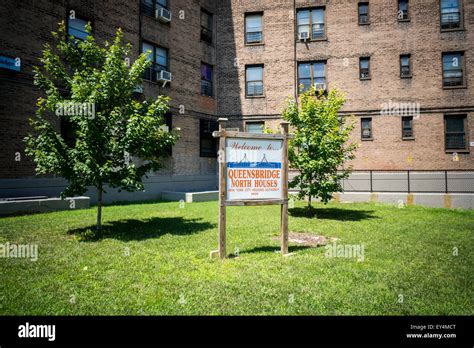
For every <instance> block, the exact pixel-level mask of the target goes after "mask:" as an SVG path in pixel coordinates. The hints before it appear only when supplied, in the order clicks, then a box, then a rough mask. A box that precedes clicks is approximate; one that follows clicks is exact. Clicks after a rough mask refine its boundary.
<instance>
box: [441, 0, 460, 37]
mask: <svg viewBox="0 0 474 348" xmlns="http://www.w3.org/2000/svg"><path fill="white" fill-rule="evenodd" d="M460 28H462V12H461V0H441V30H450V29H460Z"/></svg>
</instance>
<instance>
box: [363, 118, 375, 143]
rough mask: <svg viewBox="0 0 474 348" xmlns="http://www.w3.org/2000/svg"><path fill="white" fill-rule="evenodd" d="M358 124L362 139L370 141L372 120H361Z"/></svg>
mask: <svg viewBox="0 0 474 348" xmlns="http://www.w3.org/2000/svg"><path fill="white" fill-rule="evenodd" d="M360 123H361V137H362V139H372V118H361V119H360Z"/></svg>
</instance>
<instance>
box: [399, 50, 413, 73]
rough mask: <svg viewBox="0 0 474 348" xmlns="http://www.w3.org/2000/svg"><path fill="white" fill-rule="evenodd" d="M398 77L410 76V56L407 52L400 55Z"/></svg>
mask: <svg viewBox="0 0 474 348" xmlns="http://www.w3.org/2000/svg"><path fill="white" fill-rule="evenodd" d="M400 77H411V56H410V55H409V54H402V55H401V56H400Z"/></svg>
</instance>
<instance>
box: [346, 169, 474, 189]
mask: <svg viewBox="0 0 474 348" xmlns="http://www.w3.org/2000/svg"><path fill="white" fill-rule="evenodd" d="M342 187H343V190H344V191H346V192H407V193H474V170H462V169H459V170H457V169H451V170H354V171H352V173H351V175H350V177H349V178H348V179H344V180H342Z"/></svg>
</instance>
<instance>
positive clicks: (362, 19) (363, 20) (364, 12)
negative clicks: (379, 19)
mask: <svg viewBox="0 0 474 348" xmlns="http://www.w3.org/2000/svg"><path fill="white" fill-rule="evenodd" d="M358 11H359V24H369V23H370V17H369V3H368V2H360V3H359V4H358Z"/></svg>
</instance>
